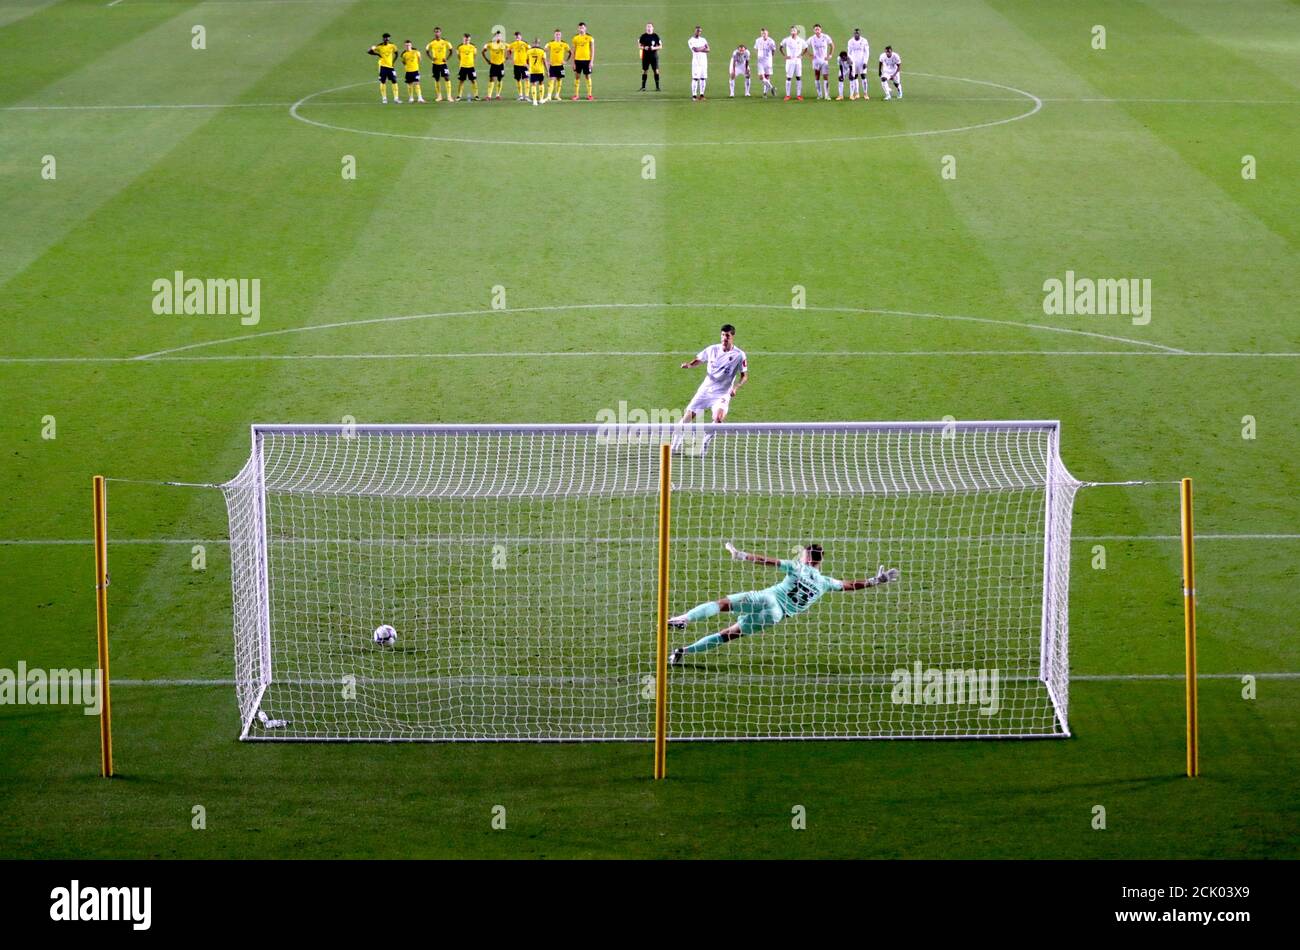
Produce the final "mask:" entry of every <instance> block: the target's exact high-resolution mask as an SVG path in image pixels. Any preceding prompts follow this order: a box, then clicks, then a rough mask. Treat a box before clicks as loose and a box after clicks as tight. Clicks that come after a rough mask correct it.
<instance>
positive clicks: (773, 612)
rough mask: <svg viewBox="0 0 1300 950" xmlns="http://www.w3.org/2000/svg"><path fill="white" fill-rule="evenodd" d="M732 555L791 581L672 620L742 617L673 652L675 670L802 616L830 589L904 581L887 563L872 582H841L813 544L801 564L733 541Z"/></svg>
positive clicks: (676, 623) (679, 626)
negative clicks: (825, 569) (692, 657)
mask: <svg viewBox="0 0 1300 950" xmlns="http://www.w3.org/2000/svg"><path fill="white" fill-rule="evenodd" d="M727 550H728V551H729V552H730V553H731V556H732V558H733V559H735V560H737V561H753V562H754V563H755V564H768V565H771V566H772V567H776V568H779V569H780V570H781V571H782V572H784V573H785V577H784V578H782V579H781V581H780V583H777V584H773V585H772V586H771V587H768V588H766V589H765V590H751V591H745V592H744V593H743V594H732V595H730V596H729V597H723V598H722V599H721V600H710V601H706V602H705V603H702V604H700V605H699V606H697V607H692V608H691V609H690V610H688V611H687V612H686V613H684V614H679V615H678V616H676V617H672V618H670V619H669V620H668V626H669V627H671V628H673V629H674V630H684V629H685V628H686V625H687V624H688V623H691V622H693V621H695V620H707V619H708V618H709V617H712V616H715V615H716V614H719V613H727V612H729V611H734V612H735V613H737V614H738V615H739V617H740V619H739V620H737V621H736V622H735V623H733V624H732V625H731V626H730V627H727V628H726V629H725V630H719V631H718V632H717V633H710V634H709V635H708V636H705V637H700V639H698V640H696V641H695V642H694V643H692V644H691V645H690V646H687V647H678V648H677V649H675V650H673V652H672V655H671V656H669V657H668V663H669V665H671V666H676V665H677V664H679V663H681V662H682V659H683V658H684V657H685V656H686V654H688V653H705V652H707V651H709V650H712V649H714V648H715V647H720V646H722V644H724V643H727V642H729V641H731V640H734V639H736V638H737V637H745V636H749V634H751V633H758V632H759V631H760V630H766V629H767V628H768V627H772V626H775V625H776V624H778V623H780V622H781V621H782V620H784V619H785V618H786V617H793V616H794V615H795V614H801V613H803V612H804V611H806V610H808V609H809V608H810V607H812V605H813V604H815V603H817V601H819V600H821V596H822V594H824V593H826V592H827V591H828V590H865V589H866V588H868V587H879V586H880V585H881V584H888V583H889V582H890V581H896V580H898V577H899V571H898V568H896V567H891V568H889V569H888V570H886V569H885V566H884V565H883V564H882V565H881V566H880V570H879V571H878V572H877V573H876V576H875V577H869V578H867V579H866V580H860V581H838V580H836V579H835V578H833V577H827V576H826V575H825V574H823V573H822V572H821V570H820V565H821V562H822V546H821V545H820V544H810V545H808V546H807V547H806V548H804V549H803V551H802V552H800V554H799V560H797V561H781V560H778V559H776V558H774V557H764V556H763V555H762V554H747V553H746V552H744V551H738V550H736V546H735V545H734V544H732V543H731V542H730V541H728V542H727Z"/></svg>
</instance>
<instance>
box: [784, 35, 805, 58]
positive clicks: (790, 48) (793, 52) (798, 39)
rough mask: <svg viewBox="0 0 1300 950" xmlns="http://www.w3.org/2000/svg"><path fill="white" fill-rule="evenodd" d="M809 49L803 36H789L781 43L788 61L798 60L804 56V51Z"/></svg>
mask: <svg viewBox="0 0 1300 950" xmlns="http://www.w3.org/2000/svg"><path fill="white" fill-rule="evenodd" d="M807 48H808V44H807V43H805V42H804V39H803V37H802V36H787V37H786V38H785V39H783V40H782V41H781V49H782V50H783V51H784V52H785V58H786V59H798V58H799V57H800V56H802V55H803V51H804V50H805V49H807Z"/></svg>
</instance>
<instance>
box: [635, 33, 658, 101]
mask: <svg viewBox="0 0 1300 950" xmlns="http://www.w3.org/2000/svg"><path fill="white" fill-rule="evenodd" d="M662 47H663V43H662V42H661V41H660V39H659V34H658V33H656V32H655V25H654V24H653V23H647V24H646V25H645V32H644V33H642V34H641V38H640V39H639V40H637V49H638V50H640V51H641V91H642V92H645V79H646V73H647V72H649V71H650V70H652V69H653V70H654V71H655V91H656V92H658V91H659V50H660V49H661V48H662Z"/></svg>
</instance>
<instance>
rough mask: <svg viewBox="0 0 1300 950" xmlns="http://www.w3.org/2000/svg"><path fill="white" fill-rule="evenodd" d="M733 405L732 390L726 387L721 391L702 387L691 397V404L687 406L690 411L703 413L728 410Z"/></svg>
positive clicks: (697, 413)
mask: <svg viewBox="0 0 1300 950" xmlns="http://www.w3.org/2000/svg"><path fill="white" fill-rule="evenodd" d="M730 406H731V390H730V389H724V390H722V391H721V392H719V391H718V390H716V389H700V390H697V391H696V393H695V395H694V396H693V397H692V398H691V402H690V405H688V406H687V407H686V411H687V412H688V413H690V412H693V413H695V415H697V416H699V415H703V414H704V413H706V412H710V413H711V412H714V411H716V410H719V409H720V410H722V411H723V412H726V411H727V409H728V408H729V407H730Z"/></svg>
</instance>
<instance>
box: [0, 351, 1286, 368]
mask: <svg viewBox="0 0 1300 950" xmlns="http://www.w3.org/2000/svg"><path fill="white" fill-rule="evenodd" d="M685 352H686V351H685V350H555V351H547V350H522V351H509V350H507V351H501V352H487V351H484V352H465V353H238V354H236V353H231V354H226V355H224V356H159V357H154V358H150V359H148V360H143V361H142V360H141V359H140V358H139V357H138V356H0V365H23V364H31V365H34V366H40V365H44V364H59V363H71V364H80V363H141V362H144V363H148V364H152V365H156V366H163V365H166V364H167V363H221V362H230V363H241V362H257V361H275V360H320V361H330V360H446V359H488V358H491V359H538V358H540V359H556V358H558V357H582V358H584V359H591V358H593V357H600V356H619V357H623V356H628V357H631V356H641V357H670V356H671V357H677V356H681V355H682V354H683V353H685ZM762 355H763V356H764V357H781V358H794V359H822V358H825V357H837V358H844V359H865V358H871V359H881V358H885V357H905V358H933V357H949V356H975V357H989V356H992V357H1033V356H1044V357H1054V356H1082V357H1099V356H1104V357H1110V356H1161V357H1209V358H1216V359H1238V358H1245V357H1250V358H1257V359H1295V358H1296V357H1300V352H1298V353H1198V352H1194V351H1191V352H1183V353H1167V352H1165V351H1163V350H765V351H764V352H763V354H762Z"/></svg>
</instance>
